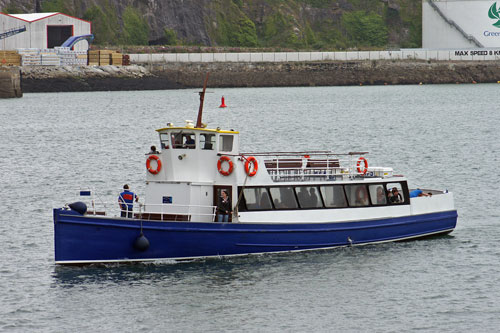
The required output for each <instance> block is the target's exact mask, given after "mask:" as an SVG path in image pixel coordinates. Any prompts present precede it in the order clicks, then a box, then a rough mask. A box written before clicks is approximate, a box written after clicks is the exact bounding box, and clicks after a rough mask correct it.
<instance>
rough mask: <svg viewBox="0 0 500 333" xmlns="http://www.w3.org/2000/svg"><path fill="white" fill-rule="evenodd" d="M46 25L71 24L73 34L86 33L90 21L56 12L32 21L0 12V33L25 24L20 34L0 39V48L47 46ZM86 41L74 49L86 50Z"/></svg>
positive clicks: (88, 29)
mask: <svg viewBox="0 0 500 333" xmlns="http://www.w3.org/2000/svg"><path fill="white" fill-rule="evenodd" d="M48 25H55V26H57V25H71V26H73V35H74V36H78V35H86V34H90V33H91V27H90V23H89V22H86V21H83V20H80V19H77V18H73V17H70V16H67V15H64V14H56V15H54V16H50V17H47V18H44V19H40V20H38V21H34V22H26V21H23V20H20V19H17V18H13V17H10V16H8V15H5V14H0V33H1V32H4V31H7V30H10V29H13V28H18V27H22V26H26V31H25V32H22V33H20V34H17V35H14V36H11V37H7V38H5V39H2V40H0V50H15V49H18V48H39V49H44V48H47V26H48ZM87 48H88V44H87V42H86V41H82V42H79V43H78V44H76V45H75V48H74V49H75V50H77V51H84V50H87Z"/></svg>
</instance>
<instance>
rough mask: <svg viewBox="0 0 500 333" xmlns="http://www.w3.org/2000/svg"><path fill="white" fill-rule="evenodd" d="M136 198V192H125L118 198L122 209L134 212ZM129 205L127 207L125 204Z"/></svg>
mask: <svg viewBox="0 0 500 333" xmlns="http://www.w3.org/2000/svg"><path fill="white" fill-rule="evenodd" d="M135 198H136V195H135V193H134V192H132V191H129V190H125V191H123V192H122V193H120V196H119V197H118V202H119V203H120V208H121V209H122V210H125V209H127V210H132V209H133V207H134V200H135ZM124 203H125V204H127V205H126V207H127V208H126V207H125V205H123V204H124Z"/></svg>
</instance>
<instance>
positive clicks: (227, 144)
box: [219, 135, 234, 152]
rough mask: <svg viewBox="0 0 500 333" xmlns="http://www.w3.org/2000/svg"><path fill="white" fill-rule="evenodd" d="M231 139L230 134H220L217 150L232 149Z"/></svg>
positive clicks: (228, 150)
mask: <svg viewBox="0 0 500 333" xmlns="http://www.w3.org/2000/svg"><path fill="white" fill-rule="evenodd" d="M233 139H234V137H233V136H232V135H220V136H219V151H225V152H230V151H232V150H233Z"/></svg>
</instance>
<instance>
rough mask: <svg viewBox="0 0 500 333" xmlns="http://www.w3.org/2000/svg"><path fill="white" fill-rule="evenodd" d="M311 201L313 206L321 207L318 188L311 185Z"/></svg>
mask: <svg viewBox="0 0 500 333" xmlns="http://www.w3.org/2000/svg"><path fill="white" fill-rule="evenodd" d="M309 201H310V203H311V207H319V206H321V204H320V203H319V201H318V196H317V195H316V189H315V188H314V187H311V188H310V189H309Z"/></svg>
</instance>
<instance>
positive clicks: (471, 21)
mask: <svg viewBox="0 0 500 333" xmlns="http://www.w3.org/2000/svg"><path fill="white" fill-rule="evenodd" d="M495 4H496V5H495ZM494 8H496V9H497V10H498V9H500V2H496V1H492V0H439V1H436V0H422V47H423V48H429V49H439V48H441V49H442V48H477V47H485V48H497V47H500V27H497V26H494V24H496V23H497V22H499V21H500V20H498V19H495V18H491V17H490V15H489V13H490V10H491V11H493V9H494ZM494 14H495V15H500V13H498V12H496V13H494Z"/></svg>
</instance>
